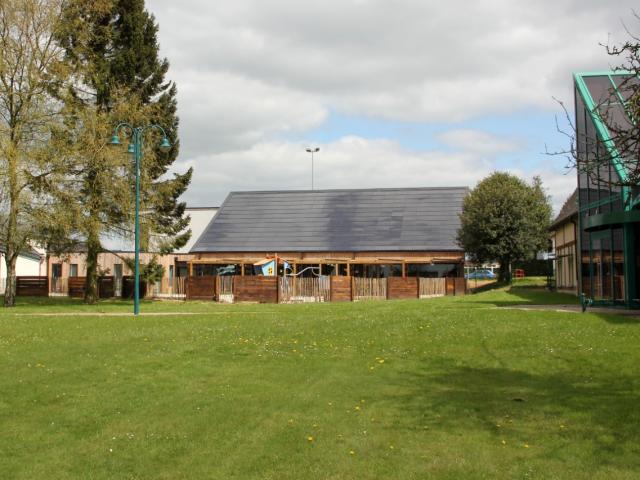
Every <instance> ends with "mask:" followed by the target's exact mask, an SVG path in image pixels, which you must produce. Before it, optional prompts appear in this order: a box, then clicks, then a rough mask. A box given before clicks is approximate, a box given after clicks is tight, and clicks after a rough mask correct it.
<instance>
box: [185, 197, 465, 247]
mask: <svg viewBox="0 0 640 480" xmlns="http://www.w3.org/2000/svg"><path fill="white" fill-rule="evenodd" d="M468 191H469V190H468V189H467V188H466V187H451V188H388V189H367V190H313V191H311V190H304V191H271V192H269V191H265V192H231V193H230V194H229V196H228V197H227V198H226V200H225V201H224V203H223V204H222V206H221V207H220V210H219V211H218V213H217V214H216V216H215V217H214V218H213V219H212V220H211V223H210V224H209V226H208V227H207V228H206V229H205V230H204V232H203V234H202V235H201V236H200V238H199V239H198V241H197V242H196V243H195V245H194V246H193V248H192V249H191V252H192V253H197V252H305V251H306V252H322V251H374V250H375V251H402V250H405V251H407V250H448V251H461V248H460V247H459V246H458V245H457V244H456V242H455V238H456V233H457V230H458V228H459V227H460V219H459V217H458V215H459V214H460V213H461V211H462V200H463V199H464V197H465V196H466V195H467V193H468Z"/></svg>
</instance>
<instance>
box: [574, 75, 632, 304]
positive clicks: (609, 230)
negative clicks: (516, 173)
mask: <svg viewBox="0 0 640 480" xmlns="http://www.w3.org/2000/svg"><path fill="white" fill-rule="evenodd" d="M574 80H575V112H576V123H575V130H576V157H577V167H578V168H577V171H578V214H579V216H578V239H577V240H578V262H577V263H578V269H579V277H578V278H579V292H580V293H581V294H582V295H584V298H585V299H589V300H591V301H593V303H594V304H600V305H621V306H627V307H638V306H640V300H639V299H640V291H639V288H638V287H639V283H638V281H637V280H638V279H639V275H640V273H639V271H638V270H639V265H640V255H639V254H640V251H639V249H638V247H637V246H636V238H638V239H640V210H639V207H640V202H638V198H637V193H638V192H637V188H636V187H635V186H634V185H633V183H632V182H631V181H630V178H632V176H635V172H629V171H627V169H628V168H630V165H633V163H634V162H630V161H629V160H628V159H626V160H623V158H622V156H621V155H624V153H622V154H621V152H624V151H625V150H627V149H626V148H620V147H621V145H620V144H617V142H618V141H619V139H620V138H622V137H621V136H620V131H621V130H622V129H624V128H625V124H626V125H629V119H628V116H627V113H626V102H627V100H628V94H626V93H625V92H628V91H629V89H628V88H626V87H625V88H622V86H623V85H625V86H626V85H628V84H630V83H631V82H636V79H635V78H631V77H630V76H629V74H626V73H622V72H620V73H618V72H604V73H580V74H575V75H574ZM634 170H635V168H634ZM630 174H631V175H630Z"/></svg>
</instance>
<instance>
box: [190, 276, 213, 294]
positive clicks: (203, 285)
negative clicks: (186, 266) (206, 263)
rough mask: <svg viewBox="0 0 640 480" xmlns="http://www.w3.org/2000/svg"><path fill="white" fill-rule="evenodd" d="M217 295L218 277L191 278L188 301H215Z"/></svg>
mask: <svg viewBox="0 0 640 480" xmlns="http://www.w3.org/2000/svg"><path fill="white" fill-rule="evenodd" d="M215 295H216V277H215V276H213V275H205V276H202V277H189V278H188V280H187V300H214V299H215Z"/></svg>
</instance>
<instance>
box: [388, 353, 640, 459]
mask: <svg viewBox="0 0 640 480" xmlns="http://www.w3.org/2000/svg"><path fill="white" fill-rule="evenodd" d="M569 362H570V360H569ZM428 363H429V365H428V366H427V367H426V368H425V369H424V370H423V371H422V373H419V374H415V373H413V372H411V373H409V372H407V373H404V374H400V375H399V376H397V377H395V378H396V380H397V383H398V385H397V386H399V387H401V388H400V389H398V390H399V391H401V392H403V393H402V394H400V395H397V396H390V397H387V398H386V399H385V400H388V401H389V402H390V403H392V404H394V406H395V407H396V408H400V409H401V410H405V412H404V413H405V414H404V415H398V416H399V418H400V419H403V418H404V419H409V420H407V424H406V425H403V427H404V428H406V429H409V430H423V429H425V428H426V429H429V430H430V431H437V430H440V431H445V432H447V433H448V434H454V435H455V434H459V435H472V434H473V432H477V431H480V432H482V433H483V435H486V434H489V435H490V434H494V435H495V436H496V443H497V442H498V439H499V438H509V439H511V441H516V440H518V441H528V442H530V443H536V442H539V443H541V444H542V445H545V443H546V444H548V445H549V448H551V449H553V445H556V447H557V448H559V446H560V445H565V446H566V445H569V444H572V445H575V444H579V445H584V447H585V448H588V449H589V451H590V452H591V451H592V452H591V453H590V454H594V455H597V456H598V459H597V461H598V462H603V463H602V464H606V463H609V462H615V461H616V458H618V459H622V457H625V459H626V462H627V463H628V460H629V458H635V460H634V461H633V463H634V465H636V466H637V467H640V457H638V456H635V457H633V456H632V455H631V454H630V453H629V452H630V451H632V452H633V451H637V450H638V447H637V446H638V445H639V444H640V428H638V425H639V424H640V408H638V405H639V404H640V385H639V381H638V378H637V376H631V375H629V376H626V375H621V374H614V373H611V372H605V371H599V370H598V369H597V368H594V369H592V368H589V369H588V370H589V371H588V372H587V371H585V373H584V374H578V373H571V372H566V373H565V372H562V373H554V374H531V373H527V372H522V371H518V370H512V369H509V368H506V367H498V368H480V367H468V366H459V365H456V363H455V362H454V361H452V360H441V361H431V360H428ZM406 413H408V415H406ZM498 425H500V426H499V427H498ZM548 453H549V451H547V454H548Z"/></svg>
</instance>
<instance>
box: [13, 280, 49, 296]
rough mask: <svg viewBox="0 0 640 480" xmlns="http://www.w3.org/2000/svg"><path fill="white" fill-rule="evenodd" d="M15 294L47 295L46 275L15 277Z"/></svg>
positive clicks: (47, 281) (47, 282) (47, 283)
mask: <svg viewBox="0 0 640 480" xmlns="http://www.w3.org/2000/svg"><path fill="white" fill-rule="evenodd" d="M16 295H17V296H20V297H25V296H29V297H47V296H49V278H48V277H35V276H34V277H30V276H20V277H16Z"/></svg>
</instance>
